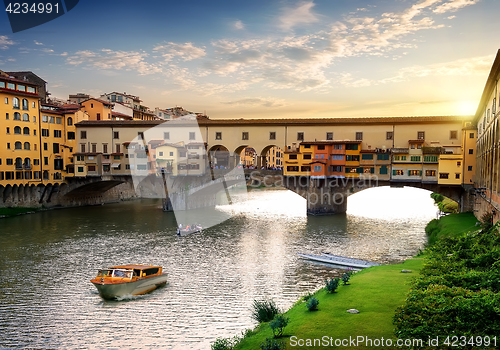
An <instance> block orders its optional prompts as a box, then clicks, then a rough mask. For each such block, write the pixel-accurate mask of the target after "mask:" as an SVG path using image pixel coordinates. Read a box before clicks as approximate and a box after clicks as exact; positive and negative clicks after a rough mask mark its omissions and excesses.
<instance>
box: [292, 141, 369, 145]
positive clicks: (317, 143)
mask: <svg viewBox="0 0 500 350" xmlns="http://www.w3.org/2000/svg"><path fill="white" fill-rule="evenodd" d="M345 143H349V144H350V143H361V141H351V140H344V141H334V140H331V141H302V142H301V143H300V144H301V145H339V144H341V145H343V144H345Z"/></svg>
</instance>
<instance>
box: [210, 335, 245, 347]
mask: <svg viewBox="0 0 500 350" xmlns="http://www.w3.org/2000/svg"><path fill="white" fill-rule="evenodd" d="M239 341H240V339H239V338H238V337H234V338H217V339H216V340H215V342H214V343H213V344H212V345H211V346H210V349H211V350H233V349H234V347H235V346H236V345H237V344H238V343H239Z"/></svg>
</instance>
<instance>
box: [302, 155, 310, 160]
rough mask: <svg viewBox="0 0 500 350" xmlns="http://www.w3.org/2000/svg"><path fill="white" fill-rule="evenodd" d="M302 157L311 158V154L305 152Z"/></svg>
mask: <svg viewBox="0 0 500 350" xmlns="http://www.w3.org/2000/svg"><path fill="white" fill-rule="evenodd" d="M302 159H311V155H310V154H304V155H303V156H302Z"/></svg>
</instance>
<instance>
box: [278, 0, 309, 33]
mask: <svg viewBox="0 0 500 350" xmlns="http://www.w3.org/2000/svg"><path fill="white" fill-rule="evenodd" d="M313 7H314V3H313V2H312V1H304V2H300V3H299V4H298V6H297V7H294V8H290V7H287V8H285V9H284V10H283V14H282V15H281V16H280V17H279V18H278V22H279V27H280V28H281V29H283V30H286V31H288V30H291V29H292V28H293V27H296V26H299V25H304V24H311V23H315V22H318V21H319V18H318V16H317V15H316V14H314V13H313V12H312V8H313Z"/></svg>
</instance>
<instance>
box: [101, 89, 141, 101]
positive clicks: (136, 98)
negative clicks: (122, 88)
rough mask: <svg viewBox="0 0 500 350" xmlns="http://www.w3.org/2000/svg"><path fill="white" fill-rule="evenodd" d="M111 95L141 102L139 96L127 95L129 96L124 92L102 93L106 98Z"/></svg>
mask: <svg viewBox="0 0 500 350" xmlns="http://www.w3.org/2000/svg"><path fill="white" fill-rule="evenodd" d="M113 94H115V95H122V96H125V97H128V98H131V99H132V100H138V101H141V102H142V100H141V99H140V98H139V96H134V95H129V94H126V93H124V92H116V91H113V92H108V93H104V94H103V95H105V96H108V95H113Z"/></svg>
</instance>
